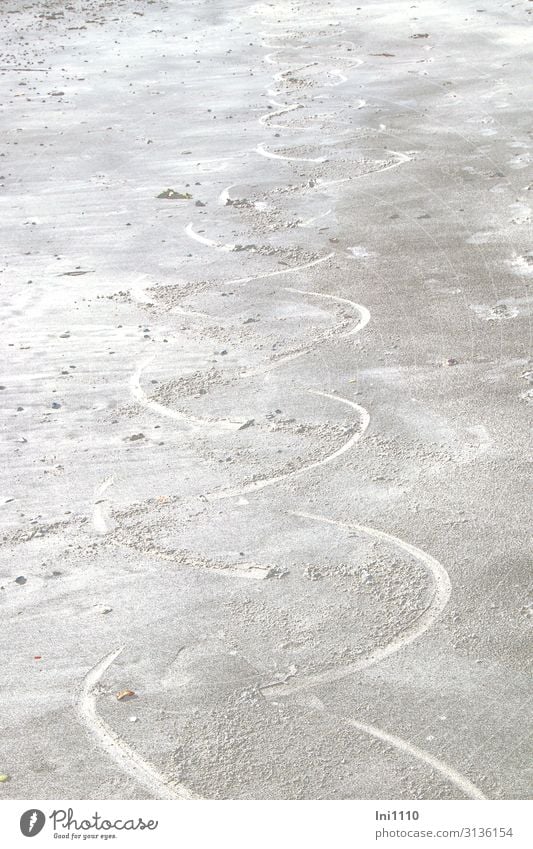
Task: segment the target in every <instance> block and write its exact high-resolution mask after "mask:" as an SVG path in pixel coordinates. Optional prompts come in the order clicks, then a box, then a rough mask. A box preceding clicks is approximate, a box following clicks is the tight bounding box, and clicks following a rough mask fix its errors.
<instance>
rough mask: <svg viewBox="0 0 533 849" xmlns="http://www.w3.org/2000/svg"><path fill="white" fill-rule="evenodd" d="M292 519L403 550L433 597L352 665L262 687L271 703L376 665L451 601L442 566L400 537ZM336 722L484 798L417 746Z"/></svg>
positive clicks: (300, 514)
mask: <svg viewBox="0 0 533 849" xmlns="http://www.w3.org/2000/svg"><path fill="white" fill-rule="evenodd" d="M292 515H293V516H298V517H300V518H302V519H310V520H312V521H316V522H325V523H326V524H329V525H335V526H336V527H340V528H343V529H345V530H349V531H355V532H358V533H360V534H362V535H365V536H369V537H371V538H373V539H378V540H380V541H382V542H386V543H390V544H392V545H394V546H396V547H397V548H399V549H401V550H403V551H405V552H406V553H407V554H409V555H411V556H412V557H413V558H415V559H416V560H418V561H419V562H420V563H422V564H423V566H424V567H425V568H426V569H427V570H428V572H429V573H430V574H431V577H432V580H433V596H432V598H431V601H430V603H429V605H428V607H427V608H426V609H425V610H424V611H423V612H422V613H421V614H420V615H419V616H418V617H417V618H416V619H415V620H414V621H413V622H411V623H410V625H409V626H408V627H407V628H406V629H405V630H404V631H402V632H401V633H400V634H398V636H397V637H396V638H395V639H393V640H391V642H390V643H388V644H387V645H386V646H383V647H381V648H377V649H373V650H371V651H369V652H367V653H366V654H365V655H363V656H362V657H361V658H360V659H359V660H357V661H355V662H354V663H350V664H347V665H346V666H342V667H337V668H336V669H329V670H326V671H324V672H318V673H316V674H314V675H308V676H306V677H305V678H301V679H300V680H299V681H293V682H292V683H289V684H287V683H281V684H277V683H276V684H270V685H266V686H263V687H262V688H261V690H262V692H263V695H264V696H265V697H266V698H267V699H269V700H271V699H273V698H279V697H283V696H290V695H293V694H294V693H298V692H301V691H302V690H308V689H309V688H311V687H315V686H318V685H321V684H329V683H331V682H333V681H339V680H341V679H342V678H344V677H346V676H347V675H352V674H353V673H355V672H359V671H361V670H362V669H367V668H368V667H369V666H373V665H374V664H375V663H379V662H380V661H382V660H384V659H385V658H387V657H390V656H391V655H393V654H395V653H396V652H398V651H401V650H402V649H403V648H405V647H406V646H407V645H409V644H410V643H412V642H414V641H415V640H417V639H418V638H419V637H421V636H422V635H423V634H424V633H425V632H426V631H427V630H428V629H429V628H431V627H432V625H433V624H434V623H435V622H436V620H437V619H438V617H439V616H440V615H441V613H442V611H443V610H444V608H445V607H446V604H447V603H448V600H449V598H450V593H451V584H450V579H449V576H448V573H447V571H446V569H445V568H444V566H442V564H441V563H439V561H438V560H436V559H435V558H434V557H432V556H431V555H430V554H427V552H425V551H422V549H420V548H417V546H415V545H412V544H411V543H408V542H406V541H405V540H402V539H400V538H399V537H395V536H393V535H392V534H388V533H386V532H385V531H379V530H376V529H375V528H370V527H368V526H366V525H359V524H355V523H351V522H350V523H346V522H339V521H336V520H334V519H329V518H327V517H325V516H317V515H314V514H312V513H304V512H301V511H293V512H292ZM335 716H336V717H337V719H339V720H340V721H342V722H344V723H345V724H346V725H349V726H351V727H352V728H356V729H357V730H358V731H362V732H363V733H364V734H368V735H370V736H371V737H375V738H376V739H378V740H381V741H383V742H384V743H387V744H389V745H391V746H393V747H394V748H395V749H397V750H398V751H400V752H402V753H403V754H406V755H407V756H408V757H412V758H414V759H416V760H418V761H421V762H422V763H424V764H426V765H427V766H429V767H430V768H431V769H433V770H435V771H436V772H438V773H440V775H442V777H443V778H445V779H446V780H447V781H450V782H451V783H452V784H454V785H455V786H456V787H457V788H459V790H461V792H463V793H464V794H465V795H466V796H467V798H469V799H485V798H486V797H485V796H484V795H483V793H482V792H481V790H479V788H478V787H476V786H475V784H473V783H472V782H471V781H470V780H469V779H468V778H466V777H465V776H463V775H461V773H459V772H458V771H457V770H455V769H454V768H453V767H451V766H449V765H448V764H447V763H445V762H444V761H442V760H440V759H438V758H435V757H433V755H431V754H430V753H429V752H426V751H425V750H423V749H419V748H418V747H417V746H413V744H412V743H410V742H409V741H407V740H404V739H403V738H401V737H397V736H396V735H394V734H390V733H389V732H387V731H383V730H382V729H381V728H378V727H376V726H374V725H369V724H367V723H363V722H359V721H358V720H355V719H351V718H346V717H344V716H339V715H337V714H335Z"/></svg>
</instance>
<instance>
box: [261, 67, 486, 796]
mask: <svg viewBox="0 0 533 849" xmlns="http://www.w3.org/2000/svg"><path fill="white" fill-rule="evenodd" d="M333 73H336V71H334V72H333ZM339 76H340V77H341V78H342V79H341V82H344V81H346V77H345V76H344V74H340V73H339ZM263 123H264V122H263ZM257 152H258V153H260V154H261V155H263V156H268V157H269V158H271V159H290V158H291V157H285V156H281V155H279V154H274V153H272V152H270V151H266V150H265V149H264V148H263V146H262V145H259V146H258V148H257ZM390 153H392V154H393V155H394V156H396V157H397V160H398V161H397V162H394V163H391V164H390V165H387V166H385V167H384V168H380V169H377V170H379V171H385V170H388V169H390V168H394V167H397V166H398V165H400V164H402V163H404V162H406V161H409V157H408V156H407V155H406V154H402V153H397V152H395V151H390ZM296 161H298V160H296ZM300 161H315V162H324V161H327V160H326V159H325V158H320V159H314V160H300ZM371 173H372V172H371ZM373 173H375V172H373ZM348 179H351V178H348ZM345 181H346V180H345V179H343V180H338V181H332V182H330V183H329V185H333V184H334V183H340V182H345ZM322 185H327V183H322ZM295 291H299V290H295ZM357 309H358V310H359V312H360V314H361V316H362V318H361V322H360V324H359V326H358V327H357V328H355V330H354V331H353V332H356V331H357V330H358V329H360V328H361V327H362V326H364V325H365V324H367V323H368V321H369V320H370V312H369V311H368V310H366V308H364V307H363V308H362V307H360V305H357ZM323 394H325V393H323ZM326 397H328V396H326ZM329 397H335V396H329ZM365 414H366V416H367V419H366V423H365V426H364V427H365V429H366V427H367V426H368V423H369V417H368V413H366V411H365ZM339 453H342V452H338V453H337V456H338V454H339ZM333 456H334V455H332V456H331V457H330V458H329V459H333ZM292 515H294V516H297V517H299V518H302V519H308V520H311V521H316V522H324V523H326V524H329V525H334V526H336V527H339V528H343V529H346V530H351V531H355V532H356V533H360V534H361V535H364V536H366V537H370V538H373V539H377V540H380V541H381V542H385V543H388V544H389V545H393V546H394V547H396V548H398V549H400V550H402V551H403V552H405V553H406V554H408V555H410V556H411V557H413V558H414V559H415V560H417V561H418V562H419V563H421V564H422V565H423V566H424V568H425V569H426V570H427V571H428V573H429V574H430V575H431V578H432V582H433V594H432V597H431V601H430V603H429V604H428V606H427V607H426V609H425V610H424V611H422V613H421V614H420V615H419V616H417V617H416V618H415V619H414V620H413V621H412V622H411V623H410V624H409V625H408V626H407V628H405V629H404V630H403V631H402V632H401V633H400V634H398V635H397V636H396V637H395V638H394V639H392V640H391V641H390V642H389V643H388V644H387V645H385V646H381V647H377V648H375V649H373V650H370V651H368V652H367V653H366V654H364V655H362V656H361V657H360V658H359V659H358V660H357V661H355V662H354V663H350V664H346V665H345V666H341V667H337V668H334V669H327V670H325V671H323V672H318V673H315V674H312V675H308V676H305V677H303V678H301V679H300V680H295V681H293V682H292V683H275V684H270V685H266V686H263V687H262V688H261V690H262V692H263V694H264V695H265V696H266V698H268V699H269V700H270V699H272V698H276V697H280V696H282V697H283V696H290V695H293V694H294V693H298V692H300V691H302V690H308V689H309V688H311V687H314V686H317V685H321V684H322V685H323V684H328V683H331V682H333V681H338V680H340V679H342V678H344V677H346V676H348V675H351V674H353V673H355V672H359V671H360V670H362V669H366V668H368V667H370V666H372V665H374V664H376V663H379V662H380V661H382V660H384V659H385V658H387V657H390V656H391V655H393V654H395V653H396V652H398V651H401V650H402V649H403V648H405V647H406V646H408V645H409V644H410V643H412V642H414V641H415V640H417V639H418V638H419V637H421V636H422V635H423V634H425V633H426V631H427V630H428V629H429V628H431V627H432V626H433V624H434V623H435V622H436V620H437V619H438V618H439V616H440V615H441V613H442V611H443V610H444V608H445V607H446V604H447V603H448V600H449V597H450V594H451V583H450V579H449V576H448V573H447V571H446V569H445V568H444V567H443V566H442V564H441V563H439V561H438V560H436V559H435V558H434V557H432V556H431V555H430V554H427V552H425V551H423V550H422V549H420V548H417V547H416V546H414V545H412V544H411V543H408V542H406V541H405V540H402V539H400V538H399V537H396V536H393V535H392V534H389V533H386V532H385V531H380V530H377V529H375V528H370V527H368V526H365V525H360V524H355V523H349V524H347V523H344V522H340V521H336V520H334V519H330V518H328V517H325V516H320V515H314V514H312V513H305V512H301V511H293V512H292ZM339 718H340V719H341V720H342V721H343V722H344V723H345V724H347V725H350V726H351V727H353V728H356V729H358V730H359V731H362V732H363V733H365V734H368V735H370V736H372V737H374V738H376V739H379V740H381V741H383V742H385V743H387V744H389V745H391V746H393V747H394V748H395V749H397V750H398V751H400V752H402V753H403V754H405V755H407V756H409V757H412V758H415V759H416V760H418V761H420V762H422V763H424V764H426V765H427V766H429V767H430V768H431V769H433V770H435V771H437V772H438V773H440V775H442V777H443V778H445V779H446V780H447V781H450V782H451V783H452V784H454V785H455V786H456V787H457V788H459V790H461V792H462V793H464V794H465V795H466V796H467V797H468V798H471V799H484V798H485V796H484V795H483V794H482V793H481V791H480V790H479V789H478V788H477V787H476V786H475V785H474V784H472V782H470V781H469V780H468V779H467V778H465V777H464V776H462V775H461V774H460V773H458V772H457V771H456V770H455V769H453V767H451V766H448V764H446V763H444V762H443V761H441V760H439V759H437V758H434V757H433V756H432V755H430V754H429V753H428V752H425V751H424V750H422V749H419V748H417V747H416V746H413V745H412V744H411V743H410V742H408V741H406V740H403V739H402V738H400V737H397V736H395V735H393V734H390V733H388V732H387V731H383V730H382V729H380V728H377V727H376V726H373V725H369V724H367V723H362V722H359V721H357V720H355V719H345V718H344V717H339Z"/></svg>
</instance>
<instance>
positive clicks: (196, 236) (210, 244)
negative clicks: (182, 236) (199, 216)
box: [185, 221, 235, 251]
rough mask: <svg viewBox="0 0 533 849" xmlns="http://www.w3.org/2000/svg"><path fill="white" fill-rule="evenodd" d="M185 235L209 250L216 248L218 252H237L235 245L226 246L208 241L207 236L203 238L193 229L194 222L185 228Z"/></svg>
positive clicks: (211, 240)
mask: <svg viewBox="0 0 533 849" xmlns="http://www.w3.org/2000/svg"><path fill="white" fill-rule="evenodd" d="M185 233H186V234H187V236H189V238H190V239H194V241H195V242H200V244H201V245H207V247H209V248H215V249H216V250H217V251H233V250H235V245H233V244H224V243H223V242H216V241H215V240H214V239H208V238H206V237H205V236H202V235H201V234H200V233H197V232H196V230H195V229H194V227H193V224H192V221H191V222H190V223H189V224H187V226H186V228H185Z"/></svg>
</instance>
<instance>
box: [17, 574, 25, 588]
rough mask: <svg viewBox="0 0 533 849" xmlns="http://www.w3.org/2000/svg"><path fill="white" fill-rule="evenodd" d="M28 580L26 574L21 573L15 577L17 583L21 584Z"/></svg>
mask: <svg viewBox="0 0 533 849" xmlns="http://www.w3.org/2000/svg"><path fill="white" fill-rule="evenodd" d="M26 580H27V579H26V578H25V577H24V575H19V576H18V578H15V583H16V584H19V586H22V584H25V583H26Z"/></svg>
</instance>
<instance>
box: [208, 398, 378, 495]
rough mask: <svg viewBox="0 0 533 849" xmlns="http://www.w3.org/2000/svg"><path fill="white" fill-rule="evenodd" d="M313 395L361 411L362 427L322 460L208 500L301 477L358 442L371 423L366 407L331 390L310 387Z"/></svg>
mask: <svg viewBox="0 0 533 849" xmlns="http://www.w3.org/2000/svg"><path fill="white" fill-rule="evenodd" d="M307 391H308V392H310V393H311V394H312V395H317V396H320V397H322V398H328V399H329V400H330V401H339V402H340V403H341V404H346V405H347V406H348V407H351V408H352V409H354V410H356V411H357V412H358V413H359V416H360V421H361V429H360V430H358V431H357V432H356V433H354V434H352V436H351V437H350V438H349V439H348V440H347V441H346V442H345V443H344V445H341V447H340V448H337V449H336V451H333V452H332V453H331V454H328V455H326V456H325V457H322V458H321V459H320V460H315V461H313V462H312V463H308V464H307V465H305V466H302V468H301V469H295V470H294V471H292V472H286V473H285V474H282V475H275V476H274V477H271V478H264V479H263V480H257V481H252V482H251V483H249V484H243V485H241V486H237V487H232V488H231V489H224V490H222V491H221V492H212V493H209V494H206V495H205V496H204V497H205V498H206V499H207V500H208V501H221V500H222V499H225V498H234V497H237V496H240V495H248V494H250V493H253V492H258V491H259V490H261V489H265V488H266V487H267V486H273V484H276V483H281V482H282V481H286V480H290V479H291V478H296V477H300V475H304V474H306V473H307V472H310V471H311V470H312V469H318V468H320V467H321V466H325V465H326V464H327V463H331V462H333V460H336V459H337V457H340V456H342V454H345V453H346V451H349V450H350V449H351V448H352V447H353V446H354V445H355V443H356V442H358V441H359V440H360V439H361V437H362V436H363V434H364V433H365V431H366V429H367V428H368V425H369V424H370V416H369V414H368V411H367V410H365V408H364V407H361V406H360V405H359V404H356V403H354V401H349V400H348V398H340V397H339V396H338V395H330V394H329V392H320V391H318V390H315V389H308V390H307Z"/></svg>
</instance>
